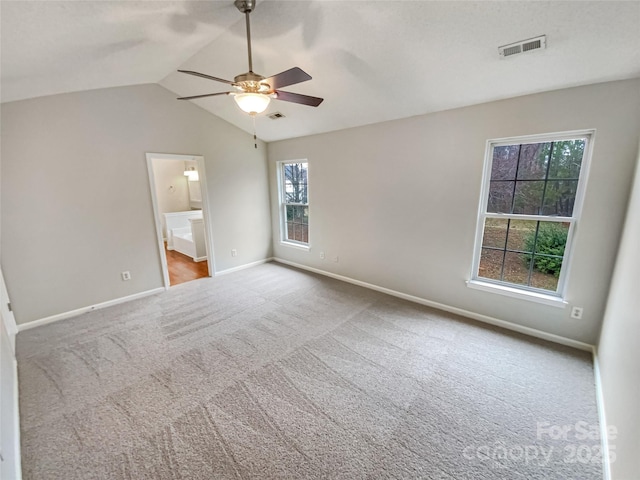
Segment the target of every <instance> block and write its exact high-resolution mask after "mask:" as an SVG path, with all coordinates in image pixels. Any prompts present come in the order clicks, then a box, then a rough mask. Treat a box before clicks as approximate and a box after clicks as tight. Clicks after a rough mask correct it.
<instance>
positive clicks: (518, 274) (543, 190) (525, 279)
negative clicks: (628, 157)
mask: <svg viewBox="0 0 640 480" xmlns="http://www.w3.org/2000/svg"><path fill="white" fill-rule="evenodd" d="M590 140H591V133H590V132H584V133H582V134H578V135H571V134H567V135H566V136H565V135H562V134H561V135H549V136H547V137H546V138H545V137H544V136H543V137H536V139H535V141H532V139H530V138H520V139H513V140H511V141H508V142H489V147H488V149H487V158H486V165H485V166H486V168H485V178H484V180H483V190H482V191H483V194H482V199H481V205H482V207H481V209H480V215H479V219H478V233H477V241H476V251H475V256H474V267H473V272H474V275H473V277H472V280H474V279H475V280H482V281H488V282H491V283H497V284H507V285H509V286H512V287H513V286H515V287H518V288H521V289H524V290H533V291H536V290H537V291H541V292H544V293H547V294H549V293H551V294H555V295H558V296H561V295H562V288H563V283H564V282H563V280H564V277H565V276H566V270H567V268H566V259H567V258H568V253H569V250H570V246H571V245H570V242H571V238H572V234H573V231H574V229H575V226H576V223H577V221H578V213H579V210H580V208H579V207H580V203H581V196H582V195H581V192H582V190H583V183H584V180H583V178H582V177H583V176H584V175H583V172H584V171H585V164H586V159H587V157H588V155H587V150H588V148H589V145H590Z"/></svg>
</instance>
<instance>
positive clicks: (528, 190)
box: [512, 180, 545, 215]
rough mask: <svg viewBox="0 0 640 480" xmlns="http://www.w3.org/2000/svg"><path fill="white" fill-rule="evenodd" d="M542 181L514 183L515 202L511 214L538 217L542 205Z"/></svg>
mask: <svg viewBox="0 0 640 480" xmlns="http://www.w3.org/2000/svg"><path fill="white" fill-rule="evenodd" d="M544 183H545V182H544V180H539V181H538V180H536V181H528V182H516V192H515V202H514V204H513V212H512V213H520V214H525V215H538V214H539V213H540V206H541V205H542V194H543V192H544Z"/></svg>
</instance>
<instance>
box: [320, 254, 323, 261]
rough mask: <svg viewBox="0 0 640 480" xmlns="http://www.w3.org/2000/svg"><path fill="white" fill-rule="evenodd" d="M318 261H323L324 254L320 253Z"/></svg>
mask: <svg viewBox="0 0 640 480" xmlns="http://www.w3.org/2000/svg"><path fill="white" fill-rule="evenodd" d="M320 259H321V260H324V252H320Z"/></svg>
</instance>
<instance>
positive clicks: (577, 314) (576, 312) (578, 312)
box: [571, 307, 583, 320]
mask: <svg viewBox="0 0 640 480" xmlns="http://www.w3.org/2000/svg"><path fill="white" fill-rule="evenodd" d="M582 311H583V308H582V307H573V308H572V309H571V318H575V319H576V320H580V319H581V318H582Z"/></svg>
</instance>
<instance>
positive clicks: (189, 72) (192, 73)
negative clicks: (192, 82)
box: [178, 70, 233, 85]
mask: <svg viewBox="0 0 640 480" xmlns="http://www.w3.org/2000/svg"><path fill="white" fill-rule="evenodd" d="M178 71H179V72H180V73H188V74H189V75H195V76H196V77H202V78H206V79H208V80H215V81H216V82H222V83H228V84H229V85H233V82H232V81H231V80H225V79H224V78H218V77H212V76H211V75H205V74H204V73H200V72H193V71H191V70H178Z"/></svg>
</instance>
